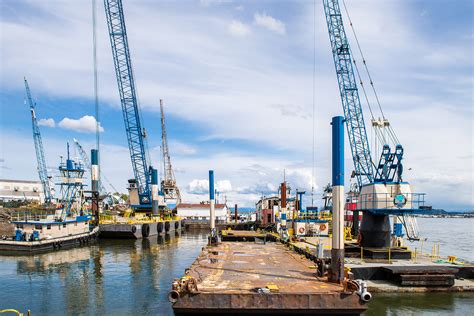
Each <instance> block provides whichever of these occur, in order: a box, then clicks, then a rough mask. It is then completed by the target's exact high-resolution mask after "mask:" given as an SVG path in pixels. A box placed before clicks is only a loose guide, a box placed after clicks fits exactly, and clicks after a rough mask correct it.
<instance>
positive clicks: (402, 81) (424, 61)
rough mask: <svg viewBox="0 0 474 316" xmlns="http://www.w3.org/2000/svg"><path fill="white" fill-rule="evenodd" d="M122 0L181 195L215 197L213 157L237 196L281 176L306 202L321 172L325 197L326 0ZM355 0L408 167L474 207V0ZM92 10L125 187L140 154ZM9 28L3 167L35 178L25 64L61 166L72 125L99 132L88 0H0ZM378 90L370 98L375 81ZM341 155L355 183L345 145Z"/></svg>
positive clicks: (2, 69) (250, 200) (433, 188)
mask: <svg viewBox="0 0 474 316" xmlns="http://www.w3.org/2000/svg"><path fill="white" fill-rule="evenodd" d="M123 2H124V3H123V6H124V14H125V21H126V27H127V33H128V39H129V45H130V51H131V56H132V61H133V68H134V75H135V81H136V86H137V91H138V96H139V100H140V107H141V113H142V118H143V124H144V126H145V127H146V129H147V133H148V140H147V142H148V148H149V152H150V158H151V161H152V164H153V165H154V166H161V165H162V161H161V159H160V144H161V128H160V112H159V100H160V99H163V101H164V105H165V114H166V128H167V135H168V142H169V148H170V154H171V160H172V164H173V168H174V171H175V174H176V178H177V182H178V185H179V186H180V189H181V192H182V194H183V196H184V201H187V202H198V201H202V200H206V199H207V198H208V197H207V188H208V182H207V176H208V170H210V169H213V170H215V178H216V182H217V183H216V186H217V189H218V191H219V192H220V195H219V199H220V200H221V201H223V200H225V199H226V200H227V202H228V204H229V205H233V204H235V203H236V204H239V205H241V206H248V207H252V206H255V203H256V202H257V200H258V199H259V197H260V196H262V195H271V194H275V193H276V191H277V188H278V184H279V183H280V182H282V180H283V177H284V176H285V178H286V180H287V181H288V182H289V184H290V187H291V188H292V190H296V189H299V190H305V191H306V196H305V204H308V203H311V186H312V183H314V196H313V198H314V200H315V204H320V203H321V201H320V198H321V195H322V190H323V187H324V186H325V185H326V184H328V183H329V182H330V181H331V174H330V172H331V171H330V170H331V156H330V155H331V142H330V136H331V135H330V133H331V127H330V124H329V122H330V121H331V118H332V117H333V116H335V115H342V113H343V112H342V106H341V101H340V97H339V92H338V86H337V80H336V74H335V71H334V64H333V59H332V55H331V50H330V43H329V37H328V34H327V26H326V22H325V17H324V11H323V6H322V1H320V0H317V1H303V0H301V1H283V0H278V1H269V0H267V1H265V0H263V1H232V0H201V1H198V0H196V1H191V0H189V1H162V0H160V1H140V0H137V1H123ZM346 4H347V8H348V11H349V14H350V17H351V19H352V22H353V25H354V28H355V30H356V32H357V33H356V34H357V37H358V40H359V42H360V45H361V47H362V50H363V53H364V56H365V59H366V61H367V65H368V67H369V70H370V73H371V76H372V79H373V81H374V84H375V86H376V88H377V93H378V96H379V99H380V101H381V104H382V107H383V111H384V113H385V116H386V117H387V118H389V120H390V122H391V125H392V126H393V128H394V130H395V132H396V133H397V135H398V138H399V139H400V142H401V143H402V144H403V146H404V148H405V156H404V167H405V168H404V169H405V175H404V180H407V181H409V182H410V183H411V184H412V185H413V187H414V191H415V192H423V193H426V194H427V196H426V200H427V201H428V204H430V205H433V207H435V208H443V209H447V210H460V209H473V208H474V192H473V191H474V153H473V151H474V149H473V148H474V143H473V137H474V136H473V135H474V133H473V124H474V117H473V88H474V81H473V75H474V73H473V20H474V19H473V15H474V5H473V2H472V1H469V0H466V1H462V0H459V1H456V4H455V5H454V4H453V3H452V2H451V1H448V0H414V1H395V0H386V1H375V0H370V1H369V0H361V1H354V0H346ZM341 5H342V2H341ZM96 10H97V11H96V12H97V56H98V59H97V62H98V88H99V89H98V92H99V102H100V114H99V121H100V126H101V133H100V139H101V170H102V173H103V174H104V175H105V176H106V177H107V179H108V180H109V181H110V182H111V183H112V184H113V186H114V187H115V188H117V189H118V190H119V191H123V192H125V191H126V184H127V179H129V178H131V177H132V168H131V163H130V157H129V155H128V147H127V140H126V134H125V129H124V123H123V118H122V113H121V108H120V99H119V95H118V90H117V83H116V79H115V71H114V66H113V60H112V54H111V49H110V42H109V38H108V33H107V24H106V20H105V13H104V7H103V2H102V1H100V0H99V1H97V4H96ZM343 18H344V21H345V25H346V32H347V34H348V36H349V40H350V43H351V45H352V46H353V51H354V52H355V56H354V57H355V58H356V59H357V60H359V61H360V60H361V58H360V55H359V54H358V53H357V50H356V46H355V39H354V36H353V35H352V33H351V31H350V29H349V25H348V20H347V15H346V14H343ZM313 39H314V40H315V42H313ZM0 42H1V43H0V113H1V115H0V139H1V143H0V178H7V179H29V180H31V179H37V178H38V175H37V172H36V158H35V152H34V146H33V139H32V133H31V118H30V112H29V110H28V106H27V105H25V91H24V90H25V89H24V83H23V77H26V78H27V79H28V82H29V85H30V88H31V91H32V95H33V98H34V100H35V101H36V103H37V117H38V119H40V124H41V126H40V128H41V133H42V137H43V143H44V147H45V152H46V160H47V164H48V166H49V167H50V169H51V172H56V167H57V165H58V163H59V160H60V156H65V155H66V143H67V142H68V141H69V142H71V143H72V139H73V138H77V139H78V140H79V141H80V143H81V144H82V145H83V147H84V148H85V149H86V150H87V151H89V150H90V148H93V146H94V145H95V118H94V93H93V91H94V90H93V59H92V52H93V46H92V43H93V41H92V0H91V1H79V0H75V1H70V0H69V1H66V0H64V1H63V0H54V1H53V0H44V1H33V0H31V1H24V0H4V1H1V2H0ZM314 43H315V45H314ZM313 60H314V61H315V64H314V70H315V75H314V77H313ZM362 76H363V80H364V82H366V85H368V82H369V81H368V79H367V76H366V75H365V74H364V73H362ZM313 79H314V85H313ZM313 88H314V89H313ZM313 91H314V100H315V102H314V108H313ZM362 101H363V102H362V103H363V110H364V113H365V120H366V124H367V126H368V128H367V131H368V135H369V142H370V143H371V145H372V147H373V149H374V151H375V146H374V144H375V139H374V136H373V131H372V130H371V128H370V127H369V125H370V124H369V123H370V121H369V120H370V116H369V112H368V107H367V104H366V102H365V101H364V100H362ZM369 101H370V102H371V104H372V105H373V104H375V101H374V97H373V94H370V95H369ZM374 115H375V117H376V118H377V117H378V116H380V114H379V113H375V114H374ZM313 122H314V125H313ZM313 126H314V133H313ZM313 135H314V143H315V146H314V172H313ZM346 139H347V138H346ZM72 155H73V156H74V155H77V153H75V152H74V151H72ZM345 156H346V157H345V173H346V184H347V185H346V187H347V188H346V189H347V190H348V189H349V184H350V181H351V179H350V178H349V175H350V173H351V172H352V169H353V163H352V159H351V156H350V149H349V146H346V155H345ZM160 169H162V167H160ZM313 175H314V176H313ZM313 180H314V182H313ZM106 186H107V183H106ZM293 192H294V191H293Z"/></svg>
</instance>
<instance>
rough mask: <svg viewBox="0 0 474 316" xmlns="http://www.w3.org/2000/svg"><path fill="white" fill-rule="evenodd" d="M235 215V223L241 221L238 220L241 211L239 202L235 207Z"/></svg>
mask: <svg viewBox="0 0 474 316" xmlns="http://www.w3.org/2000/svg"><path fill="white" fill-rule="evenodd" d="M234 217H235V223H236V224H237V223H238V222H239V220H238V218H239V212H238V208H237V204H235V208H234Z"/></svg>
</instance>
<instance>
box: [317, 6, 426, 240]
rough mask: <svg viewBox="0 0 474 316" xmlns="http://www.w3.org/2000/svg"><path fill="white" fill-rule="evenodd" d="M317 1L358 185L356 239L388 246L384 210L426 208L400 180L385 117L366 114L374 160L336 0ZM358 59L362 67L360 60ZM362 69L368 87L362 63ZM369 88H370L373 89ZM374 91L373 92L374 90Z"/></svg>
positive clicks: (397, 212)
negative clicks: (377, 145) (377, 148)
mask: <svg viewBox="0 0 474 316" xmlns="http://www.w3.org/2000/svg"><path fill="white" fill-rule="evenodd" d="M323 6H324V11H325V16H326V22H327V26H328V31H329V39H330V42H331V49H332V55H333V59H334V64H335V68H336V74H337V81H338V85H339V92H340V96H341V101H342V107H343V111H344V118H345V122H346V127H347V134H348V138H349V143H350V147H351V152H352V159H353V163H354V169H355V170H354V173H353V176H354V177H355V178H356V180H357V185H358V192H359V194H358V201H357V209H356V211H363V212H364V217H363V220H362V224H361V228H360V234H359V239H360V244H361V246H363V247H388V246H389V244H390V222H389V215H393V216H400V218H402V219H406V218H407V214H415V213H426V211H425V206H424V202H425V201H424V194H421V193H414V192H412V187H411V185H410V184H409V183H408V182H406V181H404V180H403V178H402V175H403V164H402V160H403V154H404V150H403V146H402V145H401V144H400V143H399V142H398V139H397V137H396V135H395V133H394V132H393V130H392V129H391V126H390V124H389V122H388V120H387V119H385V117H384V118H383V119H379V120H375V119H374V118H373V116H372V126H373V127H374V129H375V131H376V135H377V136H378V138H379V140H380V141H381V142H382V152H381V155H380V158H379V160H378V162H377V163H375V162H374V160H373V158H372V152H371V150H370V146H369V142H368V138H367V131H366V127H365V122H364V115H363V111H362V106H361V101H360V96H359V90H358V86H357V82H356V76H355V74H354V68H355V70H356V71H357V74H358V76H359V77H358V78H359V82H360V84H361V87H362V89H363V92H364V95H365V94H366V91H365V89H364V86H363V82H362V80H361V79H360V75H359V72H358V69H357V64H356V62H355V60H354V59H353V56H352V51H351V48H350V46H349V42H348V39H347V36H346V32H345V29H344V25H343V21H342V14H341V9H340V6H339V2H338V0H323ZM351 26H352V22H351ZM359 48H360V47H359ZM363 64H364V66H365V67H366V63H365V60H363ZM366 69H367V68H366ZM367 73H368V75H369V79H370V83H371V85H372V87H373V81H372V79H371V78H370V73H369V72H368V69H367ZM374 93H376V92H375V89H374ZM375 96H376V97H377V95H376V94H375ZM367 102H368V99H367ZM377 102H378V97H377ZM368 105H369V106H370V104H368ZM379 106H380V104H379ZM380 110H381V108H380ZM382 115H383V112H382ZM388 140H390V142H393V143H394V144H395V147H394V149H392V148H391V146H390V145H389V144H388ZM405 227H406V225H405Z"/></svg>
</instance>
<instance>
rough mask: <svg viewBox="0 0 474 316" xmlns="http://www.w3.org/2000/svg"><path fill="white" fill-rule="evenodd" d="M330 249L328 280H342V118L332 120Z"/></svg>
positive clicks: (336, 117) (337, 117)
mask: <svg viewBox="0 0 474 316" xmlns="http://www.w3.org/2000/svg"><path fill="white" fill-rule="evenodd" d="M331 125H332V201H333V207H332V249H331V273H330V280H331V281H333V282H338V283H340V282H342V280H343V279H344V118H343V117H342V116H335V117H333V118H332V122H331Z"/></svg>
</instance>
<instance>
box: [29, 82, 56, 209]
mask: <svg viewBox="0 0 474 316" xmlns="http://www.w3.org/2000/svg"><path fill="white" fill-rule="evenodd" d="M24 80H25V89H26V98H27V100H28V104H29V105H30V111H31V125H32V128H33V140H34V142H35V152H36V161H37V163H38V175H39V178H40V181H41V185H42V186H43V192H44V200H45V203H51V201H52V200H53V193H52V191H51V186H50V184H49V177H48V169H47V168H46V159H45V158H44V148H43V141H42V139H41V133H40V130H39V127H38V121H37V119H36V104H35V103H34V102H33V99H32V98H31V92H30V87H29V85H28V81H27V80H26V78H24Z"/></svg>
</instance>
